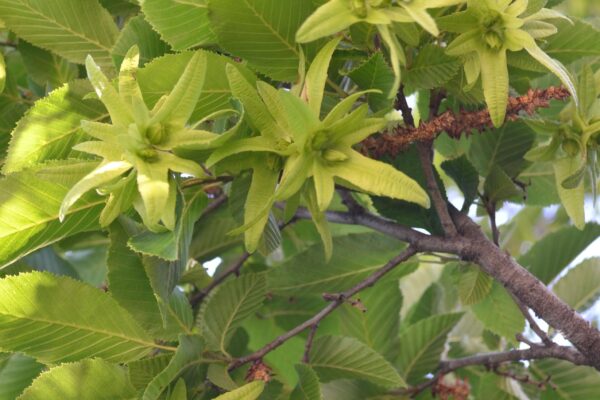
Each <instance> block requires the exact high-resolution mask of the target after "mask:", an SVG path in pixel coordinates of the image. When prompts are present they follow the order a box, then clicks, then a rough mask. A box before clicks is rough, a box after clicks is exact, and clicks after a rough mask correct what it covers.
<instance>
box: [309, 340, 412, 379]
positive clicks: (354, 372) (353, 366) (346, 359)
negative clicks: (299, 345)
mask: <svg viewBox="0 0 600 400" xmlns="http://www.w3.org/2000/svg"><path fill="white" fill-rule="evenodd" d="M310 366H311V367H312V368H313V369H314V370H315V371H316V372H317V374H318V375H319V377H320V378H321V380H322V381H323V382H329V381H332V380H335V379H341V378H350V379H352V378H353V379H363V380H368V381H370V382H373V383H375V384H377V385H380V386H384V387H403V386H406V384H405V383H404V381H403V380H402V378H401V377H400V375H398V372H396V370H395V369H394V367H392V365H391V364H390V363H388V362H387V361H386V360H385V359H384V358H383V357H382V356H381V355H380V354H378V353H376V352H375V351H374V350H372V349H370V348H369V347H367V346H366V345H364V344H362V343H361V342H359V341H358V340H356V339H354V338H348V337H341V336H322V337H319V338H318V339H316V340H315V341H314V342H313V346H312V349H311V352H310Z"/></svg>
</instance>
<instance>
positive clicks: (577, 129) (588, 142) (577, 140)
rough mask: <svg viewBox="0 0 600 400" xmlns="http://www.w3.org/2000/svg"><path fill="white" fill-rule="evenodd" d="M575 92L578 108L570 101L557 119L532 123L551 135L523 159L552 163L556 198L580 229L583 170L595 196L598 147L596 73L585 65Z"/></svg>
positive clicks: (598, 89) (599, 104)
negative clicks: (577, 94) (587, 176)
mask: <svg viewBox="0 0 600 400" xmlns="http://www.w3.org/2000/svg"><path fill="white" fill-rule="evenodd" d="M577 92H578V93H579V94H580V102H579V107H577V105H576V104H575V102H574V101H571V102H570V103H569V104H568V105H567V106H566V107H565V108H564V109H563V110H562V112H561V113H560V121H551V120H548V121H543V122H540V121H534V122H532V124H536V125H538V126H540V127H541V128H542V129H543V130H544V131H545V132H547V133H550V134H551V135H552V137H551V139H550V141H549V142H548V143H545V144H543V145H541V146H539V147H536V148H534V149H532V150H530V151H529V152H527V154H525V158H526V159H527V160H529V161H534V162H544V161H550V162H552V165H553V168H554V173H555V177H556V187H557V190H558V194H559V197H560V200H561V202H562V204H563V206H564V207H565V210H566V211H567V214H568V215H569V217H570V218H571V220H572V221H573V222H574V224H575V225H576V226H577V227H578V228H580V229H583V227H584V225H585V213H584V197H585V191H584V178H585V175H586V172H587V173H588V175H589V177H590V186H591V189H592V194H593V196H594V198H595V197H596V188H597V184H598V173H599V171H598V148H599V147H600V99H599V97H600V74H596V76H594V72H593V71H592V69H591V67H590V66H589V65H586V66H585V67H584V68H583V70H582V72H581V75H580V79H579V81H578V85H577Z"/></svg>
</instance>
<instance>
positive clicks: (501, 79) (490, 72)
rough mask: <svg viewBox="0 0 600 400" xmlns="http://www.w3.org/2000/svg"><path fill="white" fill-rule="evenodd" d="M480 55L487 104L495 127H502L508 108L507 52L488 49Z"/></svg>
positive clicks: (480, 52)
mask: <svg viewBox="0 0 600 400" xmlns="http://www.w3.org/2000/svg"><path fill="white" fill-rule="evenodd" d="M478 53H479V60H480V63H481V82H482V84H483V94H484V96H485V102H486V103H487V106H488V110H489V112H490V116H491V117H492V122H493V124H494V126H495V127H500V126H501V125H502V124H503V123H504V117H505V116H506V106H507V105H508V67H507V66H506V50H500V51H498V52H494V51H490V50H487V49H486V50H482V51H479V52H478Z"/></svg>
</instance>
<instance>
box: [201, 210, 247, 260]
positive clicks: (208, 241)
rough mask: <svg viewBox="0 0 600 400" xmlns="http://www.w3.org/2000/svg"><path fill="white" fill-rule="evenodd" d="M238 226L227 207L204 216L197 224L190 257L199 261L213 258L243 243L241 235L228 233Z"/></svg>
mask: <svg viewBox="0 0 600 400" xmlns="http://www.w3.org/2000/svg"><path fill="white" fill-rule="evenodd" d="M237 226H238V223H237V222H236V220H235V219H234V218H233V217H232V216H231V215H230V213H229V210H228V209H227V207H220V208H219V209H218V210H217V211H215V212H211V213H209V214H207V215H205V216H202V217H201V218H200V220H199V221H198V223H197V224H196V227H195V230H194V235H193V238H192V242H191V243H190V257H192V258H194V259H197V260H199V261H207V260H211V259H213V258H214V257H217V256H219V255H220V254H223V252H225V251H227V250H228V249H230V248H232V247H234V246H236V245H238V244H240V243H242V242H243V240H242V237H241V236H231V235H228V234H227V233H228V232H230V231H231V230H232V229H234V228H235V227H237Z"/></svg>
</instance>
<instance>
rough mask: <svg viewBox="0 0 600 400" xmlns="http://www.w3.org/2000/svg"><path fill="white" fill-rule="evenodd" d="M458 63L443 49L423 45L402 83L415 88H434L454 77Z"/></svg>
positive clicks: (458, 66)
mask: <svg viewBox="0 0 600 400" xmlns="http://www.w3.org/2000/svg"><path fill="white" fill-rule="evenodd" d="M459 68H460V63H459V62H458V60H457V59H456V57H450V56H448V55H446V53H445V51H444V49H442V48H441V47H439V46H435V45H425V46H422V47H421V48H420V50H419V54H418V55H417V57H416V58H415V59H414V61H413V62H412V64H411V65H410V66H409V67H408V68H407V71H406V74H404V84H405V85H406V86H408V87H410V88H415V89H427V90H429V89H435V88H438V87H440V86H443V85H444V83H446V82H448V81H449V80H450V79H452V78H454V77H455V76H456V74H457V73H458V70H459Z"/></svg>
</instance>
